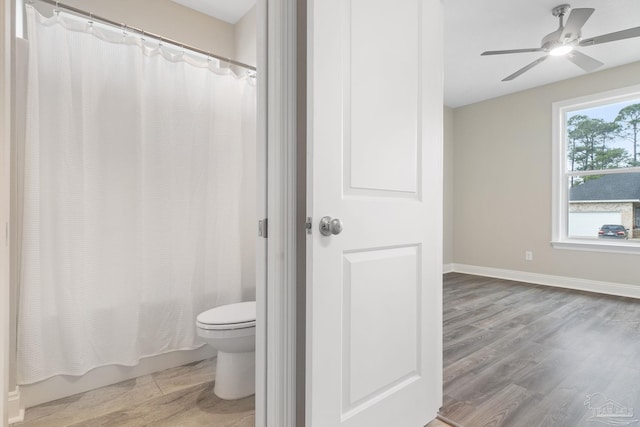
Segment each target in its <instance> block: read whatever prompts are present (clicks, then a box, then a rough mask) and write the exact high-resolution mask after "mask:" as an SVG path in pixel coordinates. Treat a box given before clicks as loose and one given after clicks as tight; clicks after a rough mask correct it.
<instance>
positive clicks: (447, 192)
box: [442, 106, 455, 265]
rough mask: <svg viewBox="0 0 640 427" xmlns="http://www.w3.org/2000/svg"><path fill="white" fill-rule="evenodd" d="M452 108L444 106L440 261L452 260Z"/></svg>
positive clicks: (448, 262) (449, 262) (445, 262)
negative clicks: (442, 209) (442, 210)
mask: <svg viewBox="0 0 640 427" xmlns="http://www.w3.org/2000/svg"><path fill="white" fill-rule="evenodd" d="M453 111H454V110H453V109H452V108H449V107H446V106H445V107H444V189H443V190H444V196H443V208H444V212H443V227H444V229H443V242H442V262H443V263H444V264H445V265H447V264H451V263H452V262H453V234H454V227H453V213H454V210H453V195H454V176H453V171H454V170H455V169H454V152H453V150H454V140H455V130H454V129H455V124H454V121H453V116H454V113H453Z"/></svg>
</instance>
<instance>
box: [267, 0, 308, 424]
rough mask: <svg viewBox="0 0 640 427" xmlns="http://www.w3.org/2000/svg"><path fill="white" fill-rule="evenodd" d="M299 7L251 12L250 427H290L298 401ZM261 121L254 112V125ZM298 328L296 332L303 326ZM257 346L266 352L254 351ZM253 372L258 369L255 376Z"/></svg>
mask: <svg viewBox="0 0 640 427" xmlns="http://www.w3.org/2000/svg"><path fill="white" fill-rule="evenodd" d="M306 1H307V0H263V1H259V4H262V5H263V8H262V9H261V8H260V7H259V8H258V17H259V18H258V21H259V22H266V30H265V31H260V30H258V34H259V40H261V41H260V42H259V46H261V47H259V48H258V66H259V68H258V75H259V76H262V77H263V79H266V84H263V85H262V86H263V88H264V89H266V94H265V95H266V99H265V100H264V104H263V103H260V104H259V105H260V106H261V107H263V108H262V109H261V108H260V107H259V108H258V109H259V111H260V110H262V112H263V113H264V114H266V138H267V141H266V147H267V218H268V219H269V237H268V239H267V286H266V290H265V292H266V295H264V298H263V299H262V303H261V304H260V306H259V308H258V319H266V322H264V321H263V325H265V324H266V325H265V326H266V330H258V331H257V339H258V341H257V346H258V347H257V351H258V353H257V354H256V356H257V360H258V364H259V365H260V364H262V363H265V365H264V367H263V369H265V371H263V372H264V377H263V378H261V376H260V374H258V381H260V382H262V381H264V383H263V384H261V386H262V385H263V386H265V387H266V389H265V393H264V395H263V397H264V401H263V398H262V397H260V396H258V395H256V426H257V427H262V426H268V427H294V426H296V408H297V405H299V404H300V402H299V401H298V400H299V399H303V398H301V396H300V395H299V394H298V393H297V391H296V373H297V372H298V373H299V372H300V371H299V370H298V369H297V366H298V364H297V363H296V312H297V311H296V295H297V292H296V287H297V282H296V263H297V260H298V258H297V247H296V233H297V231H298V229H299V228H300V227H302V225H301V224H297V221H296V194H297V190H298V185H300V186H301V187H302V188H303V189H304V188H305V186H306V184H305V183H304V182H299V180H298V177H297V168H296V161H297V158H296V156H297V148H298V147H297V139H296V130H297V123H296V120H297V109H296V100H297V91H296V84H297V75H296V72H297V55H296V49H297V47H298V46H297V40H298V37H297V32H296V25H297V16H296V15H297V13H296V12H297V4H298V2H300V3H302V2H306ZM265 3H266V10H265V8H264V6H265ZM261 10H262V13H263V14H262V18H260V16H261V14H260V11H261ZM259 25H260V24H259ZM262 40H266V42H265V43H266V46H265V45H262V43H263V42H262ZM265 55H266V58H265ZM260 64H266V67H264V68H263V67H261V66H260ZM265 75H266V76H265ZM262 81H263V82H264V81H265V80H262ZM259 82H260V80H259ZM265 86H266V87H265ZM259 93H260V92H259ZM262 119H264V117H262V118H261V115H260V113H259V114H258V123H259V125H262V123H263V122H262ZM258 288H260V287H258ZM260 291H261V290H260ZM258 301H261V300H260V294H259V295H258ZM300 327H301V328H302V330H303V331H304V325H300ZM263 333H264V335H262V334H263ZM265 343H266V348H265V349H261V348H260V347H262V344H265ZM263 351H264V353H263ZM260 369H261V368H260V366H258V372H260ZM299 375H304V372H302V373H299ZM301 404H302V405H304V402H303V401H302V403H301ZM262 411H264V413H262ZM259 420H260V421H261V422H262V421H263V420H264V421H263V422H264V424H259V423H258V421H259Z"/></svg>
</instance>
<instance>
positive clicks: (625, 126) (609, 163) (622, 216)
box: [552, 85, 640, 253]
mask: <svg viewBox="0 0 640 427" xmlns="http://www.w3.org/2000/svg"><path fill="white" fill-rule="evenodd" d="M553 148H554V149H553V153H554V154H553V156H554V158H553V236H552V244H553V246H554V247H557V248H569V249H584V250H596V251H612V252H630V253H640V85H639V86H633V87H630V88H625V89H621V90H616V91H611V92H606V93H600V94H596V95H591V96H587V97H582V98H577V99H572V100H567V101H562V102H557V103H554V104H553Z"/></svg>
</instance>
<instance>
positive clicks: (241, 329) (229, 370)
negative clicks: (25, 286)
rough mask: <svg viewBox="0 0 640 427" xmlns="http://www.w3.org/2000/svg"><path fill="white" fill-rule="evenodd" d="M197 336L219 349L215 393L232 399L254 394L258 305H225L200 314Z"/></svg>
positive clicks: (197, 322)
mask: <svg viewBox="0 0 640 427" xmlns="http://www.w3.org/2000/svg"><path fill="white" fill-rule="evenodd" d="M196 326H197V327H198V336H200V337H202V338H203V339H204V340H205V341H206V342H207V344H209V345H210V346H211V347H213V348H214V349H216V350H218V360H217V362H216V379H215V385H214V387H213V392H214V393H215V394H216V396H218V397H219V398H221V399H225V400H233V399H241V398H243V397H247V396H251V395H252V394H254V393H255V350H256V339H255V337H256V302H255V301H249V302H241V303H237V304H228V305H222V306H220V307H216V308H212V309H210V310H207V311H204V312H202V313H200V314H199V315H198V317H197V319H196Z"/></svg>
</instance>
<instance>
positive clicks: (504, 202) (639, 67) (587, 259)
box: [445, 62, 640, 285]
mask: <svg viewBox="0 0 640 427" xmlns="http://www.w3.org/2000/svg"><path fill="white" fill-rule="evenodd" d="M638 83H640V62H636V63H633V64H629V65H625V66H621V67H617V68H613V69H609V70H604V71H601V72H598V73H592V74H587V75H584V76H581V77H578V78H574V79H570V80H565V81H562V82H559V83H555V84H551V85H547V86H542V87H539V88H535V89H531V90H527V91H524V92H520V93H516V94H512V95H507V96H504V97H500V98H496V99H492V100H488V101H484V102H480V103H477V104H473V105H469V106H465V107H460V108H457V109H455V110H454V112H453V117H454V129H453V132H454V142H455V150H454V153H455V154H454V163H455V168H454V170H453V188H454V190H453V200H454V202H453V205H454V207H455V209H454V213H453V223H454V229H455V232H453V259H454V262H455V263H460V264H468V265H475V266H484V267H493V268H500V269H508V270H517V271H525V272H533V273H542V274H549V275H556V276H566V277H573V278H582V279H590V280H597V281H604V282H613V283H625V284H632V285H640V275H639V274H638V256H637V255H624V254H610V253H596V252H582V251H573V250H559V249H553V248H552V247H551V245H550V240H551V104H552V103H553V102H555V101H561V100H565V99H571V98H575V97H578V96H583V95H589V94H593V93H597V92H602V91H607V90H612V89H616V88H621V87H625V86H630V85H634V84H638ZM445 129H447V128H445ZM526 250H531V251H533V253H534V260H533V261H532V262H527V261H525V260H524V252H525V251H526ZM603 266H606V268H603Z"/></svg>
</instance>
